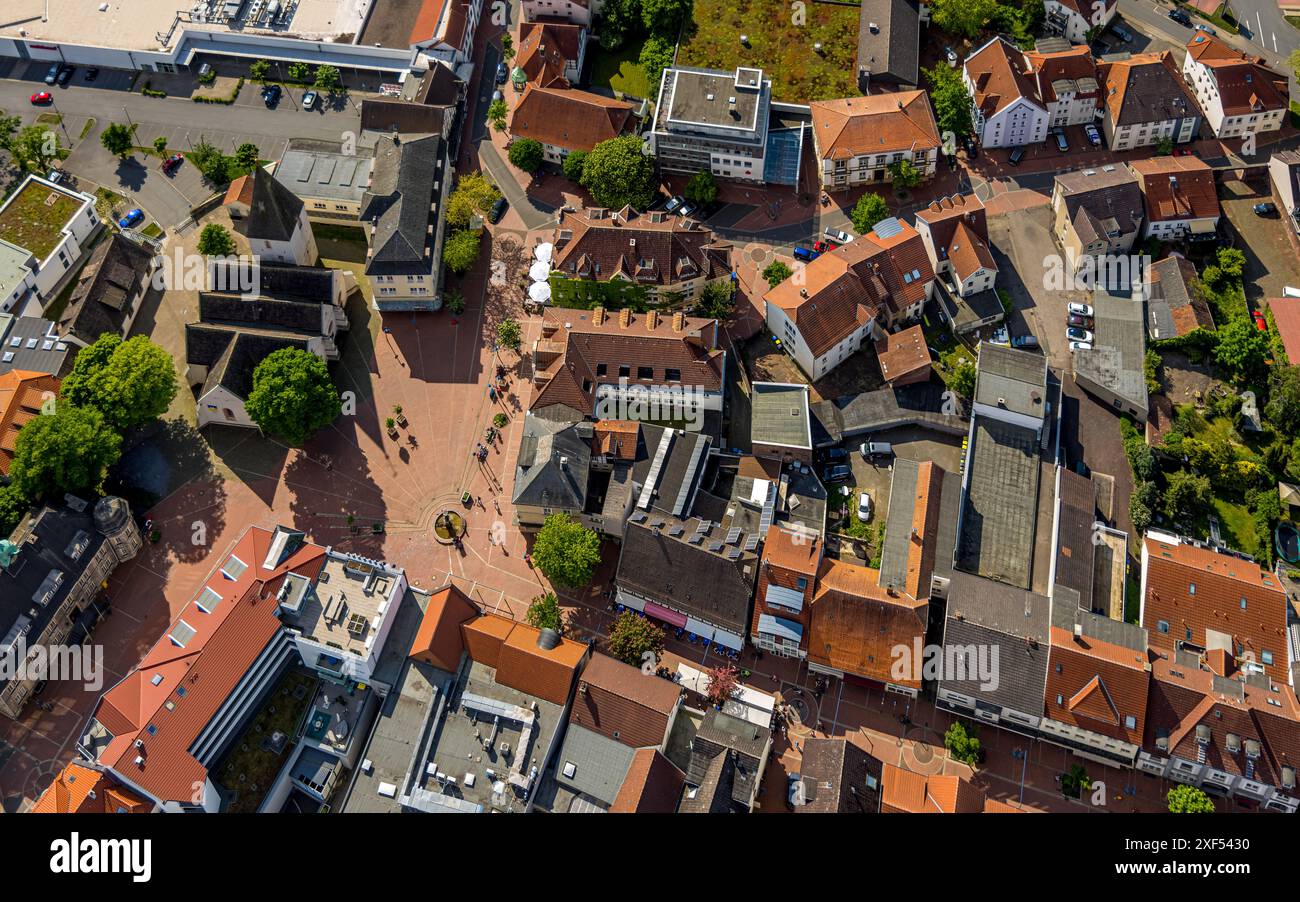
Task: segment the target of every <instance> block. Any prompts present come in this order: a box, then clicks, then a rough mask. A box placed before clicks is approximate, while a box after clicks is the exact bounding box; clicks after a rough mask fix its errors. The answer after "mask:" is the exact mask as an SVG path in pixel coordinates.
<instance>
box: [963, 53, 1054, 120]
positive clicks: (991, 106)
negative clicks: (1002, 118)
mask: <svg viewBox="0 0 1300 902" xmlns="http://www.w3.org/2000/svg"><path fill="white" fill-rule="evenodd" d="M965 67H966V75H967V77H968V78H970V80H971V84H972V85H973V86H974V91H973V92H972V94H973V98H974V102H975V107H976V109H978V110H979V111H980V112H981V113H982V114H983V115H984V117H985V118H986V119H987V118H989V117H991V116H994V115H996V114H997V113H1000V112H1002V111H1003V110H1005V109H1006V108H1007V107H1009V106H1011V105H1012V104H1013V103H1015V102H1016V101H1018V100H1024V101H1026V102H1028V103H1030V104H1032V105H1033V106H1036V107H1038V108H1039V109H1043V111H1044V112H1046V110H1045V109H1044V108H1043V104H1042V101H1041V100H1040V99H1039V97H1038V85H1037V83H1036V81H1035V79H1034V74H1033V67H1032V66H1031V65H1030V63H1029V58H1028V57H1026V56H1025V54H1024V52H1023V51H1022V50H1020V48H1018V47H1016V46H1015V45H1014V44H1012V43H1011V42H1010V41H1008V40H1006V39H1005V38H1002V37H996V38H993V40H991V41H989V42H988V43H987V44H985V45H984V46H983V47H980V48H979V49H978V50H976V51H975V52H974V53H972V54H971V55H970V56H968V57H966V62H965Z"/></svg>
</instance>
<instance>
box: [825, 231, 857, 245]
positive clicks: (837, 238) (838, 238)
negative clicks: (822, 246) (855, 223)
mask: <svg viewBox="0 0 1300 902" xmlns="http://www.w3.org/2000/svg"><path fill="white" fill-rule="evenodd" d="M822 235H823V236H825V238H826V239H827V240H828V241H834V242H835V243H836V244H848V243H849V242H850V241H852V240H853V236H852V235H850V234H849V233H848V232H841V231H840V230H839V229H827V230H826V231H824V232H822Z"/></svg>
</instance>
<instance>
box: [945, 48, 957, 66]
mask: <svg viewBox="0 0 1300 902" xmlns="http://www.w3.org/2000/svg"><path fill="white" fill-rule="evenodd" d="M943 55H944V57H946V58H947V60H948V65H950V66H955V65H957V51H956V50H953V49H952V48H951V47H945V48H943Z"/></svg>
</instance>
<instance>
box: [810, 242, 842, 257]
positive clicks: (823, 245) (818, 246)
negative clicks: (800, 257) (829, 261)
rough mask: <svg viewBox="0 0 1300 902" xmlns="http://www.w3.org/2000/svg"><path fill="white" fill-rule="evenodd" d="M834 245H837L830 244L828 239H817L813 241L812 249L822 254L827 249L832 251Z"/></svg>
mask: <svg viewBox="0 0 1300 902" xmlns="http://www.w3.org/2000/svg"><path fill="white" fill-rule="evenodd" d="M836 247H838V245H835V244H832V243H831V242H829V241H817V242H814V244H813V250H815V251H816V252H817V253H819V254H824V253H827V252H828V251H833V250H835V248H836Z"/></svg>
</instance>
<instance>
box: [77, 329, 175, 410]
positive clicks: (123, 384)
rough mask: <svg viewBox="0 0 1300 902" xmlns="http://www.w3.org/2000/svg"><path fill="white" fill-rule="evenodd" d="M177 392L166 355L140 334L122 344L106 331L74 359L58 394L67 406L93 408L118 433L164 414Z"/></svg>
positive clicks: (171, 364)
mask: <svg viewBox="0 0 1300 902" xmlns="http://www.w3.org/2000/svg"><path fill="white" fill-rule="evenodd" d="M176 390H177V381H176V367H175V364H174V362H173V361H172V356H171V355H170V354H168V353H167V352H166V351H164V350H163V349H162V348H160V347H158V345H156V344H154V343H153V342H151V341H150V340H149V339H148V338H146V337H145V336H143V335H137V336H135V337H134V338H129V339H127V340H126V341H123V340H122V338H121V336H119V335H117V334H116V333H107V334H104V335H101V336H100V337H99V338H98V339H97V340H96V341H95V343H94V344H93V345H91V346H90V347H89V348H85V349H83V350H82V352H81V353H80V354H78V355H77V360H76V363H75V364H74V365H73V367H72V372H71V373H69V374H68V377H67V378H66V379H64V380H63V386H62V389H61V395H62V399H63V400H65V401H67V402H68V403H70V404H74V405H76V406H78V407H93V408H95V409H96V410H98V411H99V412H100V413H101V414H102V415H103V417H104V420H105V422H107V423H108V424H109V425H110V426H112V427H113V428H114V429H117V430H119V431H123V430H126V429H130V428H131V427H132V426H139V425H141V424H143V423H147V422H148V421H150V420H153V419H156V418H158V417H160V416H162V415H163V414H164V413H166V412H167V408H168V407H170V406H171V403H172V399H173V398H175V397H176Z"/></svg>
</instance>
